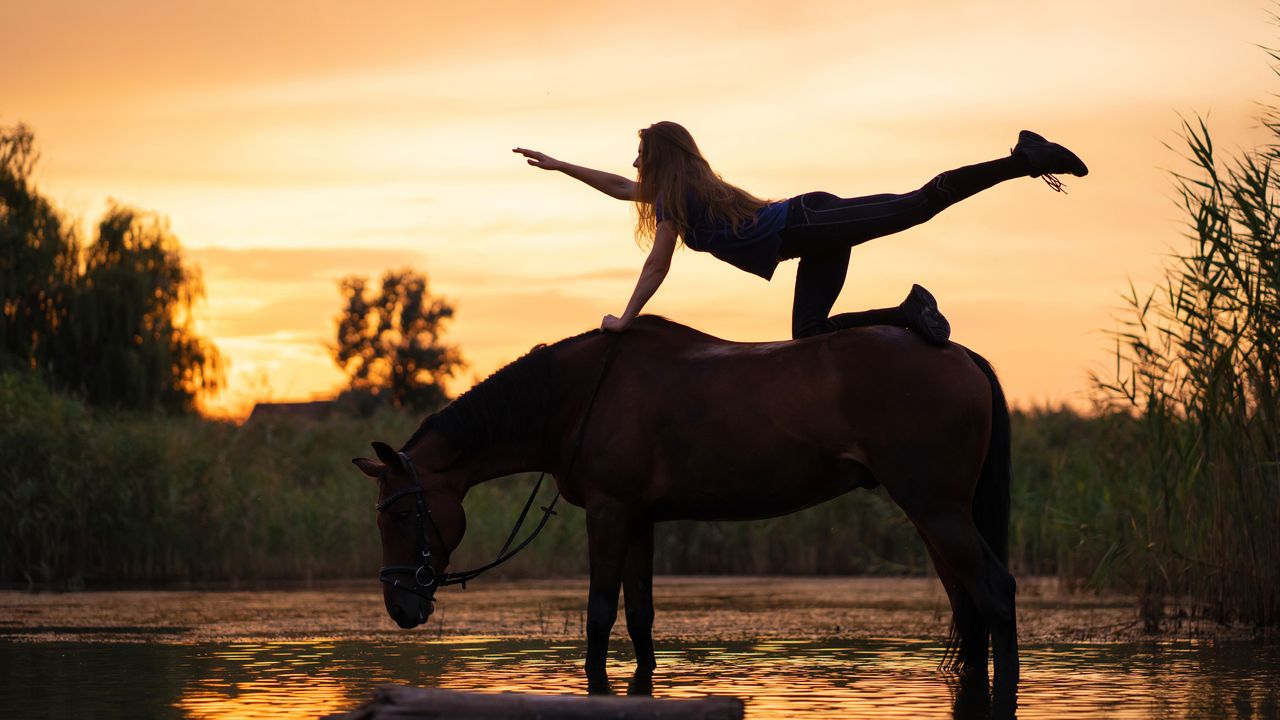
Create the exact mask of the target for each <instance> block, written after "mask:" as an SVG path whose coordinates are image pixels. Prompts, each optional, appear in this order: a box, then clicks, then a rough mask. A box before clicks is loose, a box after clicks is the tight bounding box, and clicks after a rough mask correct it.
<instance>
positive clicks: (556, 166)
mask: <svg viewBox="0 0 1280 720" xmlns="http://www.w3.org/2000/svg"><path fill="white" fill-rule="evenodd" d="M511 152H513V153H520V154H521V155H523V156H525V157H526V158H528V159H529V160H528V162H529V164H530V165H532V166H534V167H536V168H542V169H543V170H563V169H564V165H565V164H564V163H562V162H560V161H559V160H557V159H555V158H553V157H551V156H550V155H546V154H544V153H540V152H538V151H537V150H528V149H526V148H513V149H512V150H511Z"/></svg>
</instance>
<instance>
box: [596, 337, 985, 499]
mask: <svg viewBox="0 0 1280 720" xmlns="http://www.w3.org/2000/svg"><path fill="white" fill-rule="evenodd" d="M616 362H617V367H616V368H615V370H614V371H612V373H611V380H610V382H609V383H608V384H607V385H608V389H607V390H605V391H603V392H605V394H606V396H608V395H611V396H613V398H612V399H613V401H614V402H617V403H618V405H617V407H620V408H625V411H624V412H619V413H615V414H610V416H609V419H608V420H602V422H603V423H604V424H605V425H606V426H607V427H605V428H602V430H604V431H605V432H607V433H608V434H609V435H611V436H613V437H615V438H637V439H639V440H638V442H639V443H640V444H639V445H638V446H637V447H636V448H635V449H634V450H630V452H631V453H635V454H634V455H632V456H631V457H625V458H624V457H622V455H621V453H620V454H619V457H617V458H615V459H614V461H613V462H612V463H610V464H611V465H614V466H624V467H627V468H630V469H633V470H634V472H635V473H636V474H637V475H642V476H649V475H653V474H657V475H659V476H663V475H669V476H670V477H669V482H671V483H680V482H687V481H688V480H690V479H692V478H698V483H699V486H703V487H706V488H708V489H711V488H715V495H714V500H712V499H711V498H710V496H709V497H708V500H707V501H708V502H709V503H711V504H712V505H714V506H715V507H717V508H720V507H724V503H725V498H726V496H727V495H730V494H734V493H736V494H737V495H738V496H739V497H741V499H742V501H743V506H744V507H746V508H750V511H754V510H755V509H756V508H758V507H761V506H773V507H777V508H778V509H779V510H780V511H790V510H793V509H797V508H796V507H794V505H795V504H796V503H801V502H806V501H808V500H809V499H813V500H815V501H816V500H819V499H826V497H830V496H833V495H834V494H839V492H842V491H845V490H848V489H851V487H846V486H843V485H842V484H841V483H842V482H843V480H841V478H842V476H847V473H844V472H843V470H842V468H843V467H844V466H845V465H846V464H848V463H855V464H857V465H861V466H865V467H866V468H868V469H869V470H870V472H871V473H872V474H873V475H875V476H876V477H877V478H883V477H884V476H887V475H890V474H893V473H897V474H902V472H904V471H905V470H904V469H903V468H905V466H906V465H910V464H911V463H914V462H918V461H920V460H921V459H927V460H928V462H930V463H937V464H952V465H957V466H964V467H967V466H975V467H980V466H981V460H982V457H983V456H984V454H985V447H986V444H987V440H988V437H989V432H990V413H991V388H990V385H989V383H988V381H987V378H986V376H985V375H984V374H983V372H982V370H981V369H980V368H978V367H977V365H976V364H974V362H973V361H972V359H971V358H970V357H969V354H968V352H967V351H966V350H965V348H963V347H962V346H959V345H955V344H951V345H949V346H947V347H935V346H932V345H929V344H927V343H926V342H924V341H923V340H922V339H921V338H920V337H918V336H917V335H915V334H914V333H911V332H909V331H907V330H903V329H899V328H892V327H870V328H860V329H854V330H844V331H840V332H837V333H831V334H827V335H820V336H817V337H813V338H805V339H801V340H790V341H781V342H745V343H744V342H730V341H726V340H722V339H720V338H716V337H714V336H711V335H707V334H706V333H702V332H699V331H697V330H693V329H691V328H687V327H685V326H683V325H679V324H677V323H673V322H671V321H668V320H664V319H661V318H653V317H643V318H640V319H638V320H637V321H636V323H635V324H634V325H633V330H631V331H629V332H628V333H627V334H626V336H624V338H623V342H622V344H621V345H620V347H619V352H618V357H617V361H616ZM602 399H603V398H602ZM625 446H626V447H628V448H629V447H630V443H626V444H625ZM619 447H620V448H621V447H623V445H620V446H619ZM602 459H603V458H602ZM961 471H964V472H968V470H963V469H961ZM973 471H974V472H976V470H973ZM785 483H791V484H792V485H793V486H796V487H797V488H798V487H799V486H806V487H810V488H812V491H806V492H805V493H794V492H791V491H790V490H783V488H784V486H785V485H784V484H785ZM659 487H660V486H658V487H652V488H651V489H654V490H655V491H656V490H658V488H659ZM671 489H672V488H668V489H667V491H669V490H671ZM667 491H663V492H667ZM674 494H675V495H682V493H674ZM695 504H696V503H695ZM704 511H705V512H709V511H708V510H705V509H704ZM690 512H691V513H692V512H694V511H692V510H691V511H690ZM700 512H702V511H700ZM746 514H749V511H744V513H743V515H744V516H745V515H746Z"/></svg>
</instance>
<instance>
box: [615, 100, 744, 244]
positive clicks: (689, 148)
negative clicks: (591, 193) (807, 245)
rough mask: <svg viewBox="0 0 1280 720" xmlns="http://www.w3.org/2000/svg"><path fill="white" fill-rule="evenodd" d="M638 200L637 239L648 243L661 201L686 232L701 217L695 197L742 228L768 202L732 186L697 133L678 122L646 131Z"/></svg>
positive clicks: (713, 213) (669, 216)
mask: <svg viewBox="0 0 1280 720" xmlns="http://www.w3.org/2000/svg"><path fill="white" fill-rule="evenodd" d="M638 186H639V187H638V194H639V197H638V199H637V200H636V215H637V219H636V242H638V243H640V245H641V246H646V245H648V244H649V243H651V242H652V241H653V238H654V235H655V234H656V233H657V231H658V218H657V214H656V211H657V206H658V204H659V203H661V204H662V214H663V217H664V219H667V220H670V221H672V222H674V223H675V224H676V227H677V228H679V233H680V234H681V235H684V234H685V233H686V232H687V231H688V230H689V229H690V227H691V226H692V224H693V223H694V222H696V221H697V220H699V219H700V218H691V217H689V202H690V201H691V200H692V201H694V202H696V203H697V204H698V205H700V206H701V207H703V208H705V210H706V213H707V215H708V217H710V218H711V219H712V220H716V221H720V222H727V223H728V224H729V226H730V227H731V228H732V229H733V232H735V233H736V232H738V231H739V230H741V229H742V228H743V227H744V226H746V225H750V224H751V223H752V222H753V220H754V218H755V213H756V211H757V210H759V209H760V208H762V207H764V206H765V205H766V204H767V203H765V201H764V200H761V199H760V198H758V197H756V196H754V195H752V194H751V193H749V192H747V191H746V190H743V189H741V188H738V187H735V186H733V185H730V184H729V183H727V182H725V181H724V178H721V177H720V174H719V173H717V172H716V171H714V170H712V169H711V165H710V163H708V162H707V159H706V158H704V157H702V153H701V152H700V151H699V150H698V144H697V143H695V142H694V141H693V136H692V135H690V134H689V131H688V130H685V129H684V127H683V126H681V125H679V124H678V123H673V122H669V121H663V122H657V123H654V124H652V125H650V126H649V127H647V128H644V129H643V130H641V131H640V174H639V178H638Z"/></svg>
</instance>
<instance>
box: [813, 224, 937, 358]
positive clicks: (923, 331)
mask: <svg viewBox="0 0 1280 720" xmlns="http://www.w3.org/2000/svg"><path fill="white" fill-rule="evenodd" d="M849 250H850V249H849V248H847V247H846V248H843V249H838V250H835V251H832V252H827V253H820V254H814V255H806V256H803V257H801V258H800V267H798V268H797V269H796V294H795V302H794V303H793V304H792V307H791V337H793V338H797V339H798V338H802V337H810V336H812V335H821V334H822V333H828V332H834V331H836V330H848V329H850V328H856V327H867V326H869V325H890V326H895V327H905V328H910V329H912V330H914V331H915V332H916V333H917V334H919V335H920V336H922V337H924V338H925V339H926V340H928V341H929V342H931V343H933V344H935V345H945V344H946V343H947V338H948V337H950V335H951V325H950V324H949V323H948V322H947V319H946V318H944V317H943V316H942V313H940V312H938V304H937V302H936V301H934V299H933V295H931V294H929V291H928V290H925V289H924V288H922V287H920V286H919V285H915V286H913V287H912V288H911V293H910V294H909V295H907V299H906V300H904V301H903V302H902V304H901V305H899V306H897V307H890V308H878V309H876V310H863V311H861V312H848V313H840V314H839V315H834V316H832V315H831V307H832V306H833V305H835V303H836V298H837V297H838V296H839V295H840V290H841V288H843V287H844V279H845V275H846V274H847V272H848V268H849Z"/></svg>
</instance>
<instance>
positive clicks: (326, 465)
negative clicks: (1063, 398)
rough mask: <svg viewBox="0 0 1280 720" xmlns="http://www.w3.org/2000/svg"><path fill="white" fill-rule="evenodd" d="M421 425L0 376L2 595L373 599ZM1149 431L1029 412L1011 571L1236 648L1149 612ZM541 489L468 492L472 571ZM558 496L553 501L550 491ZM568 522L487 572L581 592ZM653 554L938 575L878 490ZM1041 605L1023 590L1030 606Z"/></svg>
mask: <svg viewBox="0 0 1280 720" xmlns="http://www.w3.org/2000/svg"><path fill="white" fill-rule="evenodd" d="M420 419H421V418H420V417H419V416H418V415H417V414H416V413H409V412H404V411H397V410H392V409H384V410H380V411H379V412H377V413H375V414H374V415H372V416H369V417H352V416H346V415H333V416H331V417H328V418H323V419H317V420H304V421H299V420H275V419H267V420H265V421H255V422H252V423H246V424H243V425H237V424H235V423H232V422H228V421H225V420H217V419H209V418H202V417H198V416H191V415H183V416H168V415H159V414H152V413H137V412H125V411H111V410H104V409H101V408H90V407H88V406H86V405H85V404H84V403H83V402H82V401H80V400H78V399H76V398H75V397H72V396H68V395H65V394H61V393H58V392H55V391H51V390H49V389H48V388H46V387H45V386H44V385H43V384H42V383H40V382H39V381H38V380H36V379H35V378H33V377H31V376H29V375H25V374H21V373H14V372H6V373H0V454H3V456H4V457H6V458H7V459H8V463H7V467H5V468H4V470H3V473H4V481H3V484H2V487H0V528H2V530H0V583H4V585H5V586H7V587H9V588H26V589H40V590H83V589H116V588H169V589H192V588H219V589H222V590H229V589H236V588H253V587H266V586H270V585H271V584H272V583H278V582H281V581H284V582H286V583H290V584H291V586H292V587H294V588H298V589H304V588H308V587H310V586H312V585H313V584H315V583H321V584H324V583H327V582H329V581H334V580H338V579H352V578H355V579H358V580H361V581H367V582H368V583H369V584H370V587H375V585H374V584H375V583H376V569H377V567H378V566H379V564H380V557H379V553H380V544H379V540H378V534H377V532H376V526H375V513H374V511H373V503H374V500H375V497H374V486H373V484H372V483H371V482H370V481H369V480H368V479H366V478H364V477H363V476H362V475H360V473H358V472H357V471H355V470H354V469H353V468H351V467H350V459H351V458H352V457H355V456H357V455H360V454H362V453H364V451H365V449H366V447H367V441H368V439H369V438H376V437H384V438H398V437H401V438H402V437H408V436H409V435H410V434H411V433H412V431H413V429H414V428H415V427H417V424H418V422H419V421H420ZM1143 432H1144V430H1143V425H1142V420H1141V419H1139V418H1135V417H1133V416H1131V415H1127V414H1110V415H1095V416H1089V415H1084V414H1081V413H1079V412H1076V411H1072V410H1068V409H1062V408H1058V409H1050V408H1041V409H1033V410H1015V411H1014V413H1013V438H1014V443H1013V457H1014V463H1013V469H1014V478H1013V486H1012V487H1013V498H1012V500H1013V513H1012V519H1013V522H1012V527H1011V538H1012V542H1011V565H1012V567H1013V570H1014V572H1015V575H1017V576H1018V577H1028V578H1030V577H1037V576H1049V577H1052V578H1054V583H1055V584H1056V586H1057V587H1059V588H1061V590H1062V591H1065V592H1076V593H1081V594H1082V595H1085V596H1095V597H1101V596H1102V595H1107V596H1112V597H1115V596H1123V597H1127V598H1128V600H1127V601H1126V602H1127V606H1128V609H1127V610H1126V612H1127V613H1128V616H1129V617H1130V618H1133V619H1134V624H1136V625H1138V626H1140V627H1142V628H1143V631H1144V632H1157V631H1161V630H1163V631H1175V632H1176V629H1177V628H1178V627H1183V626H1187V625H1188V624H1194V625H1196V627H1198V628H1201V630H1198V631H1197V632H1205V633H1207V634H1211V633H1209V632H1208V630H1207V628H1210V627H1213V625H1212V623H1213V622H1216V621H1218V620H1221V621H1223V622H1225V623H1227V624H1224V625H1222V626H1221V632H1223V633H1227V632H1231V633H1235V634H1239V622H1240V621H1241V620H1244V619H1243V618H1239V617H1235V618H1232V617H1224V616H1221V615H1220V614H1218V613H1216V612H1215V608H1213V607H1212V606H1211V605H1210V604H1208V603H1206V602H1205V601H1204V599H1203V598H1200V597H1197V596H1196V595H1195V594H1194V593H1190V592H1186V591H1185V589H1184V591H1183V592H1168V593H1164V594H1163V595H1162V597H1161V599H1160V602H1158V603H1153V602H1152V601H1151V599H1150V597H1149V596H1150V594H1151V592H1152V589H1151V587H1150V585H1149V584H1148V580H1147V578H1146V577H1145V576H1144V575H1143V574H1142V573H1141V572H1140V570H1141V569H1142V567H1143V562H1144V561H1145V560H1146V559H1147V558H1154V557H1158V555H1159V552H1158V550H1157V549H1155V548H1150V547H1146V546H1143V547H1132V546H1129V547H1126V546H1125V543H1133V542H1135V541H1137V540H1141V537H1140V536H1137V535H1136V534H1135V532H1134V531H1132V530H1129V531H1126V529H1125V526H1126V525H1127V524H1129V523H1130V522H1131V519H1132V518H1133V517H1135V516H1141V513H1143V512H1146V511H1148V510H1150V509H1151V507H1150V506H1151V504H1152V503H1153V502H1155V503H1157V504H1158V503H1159V500H1158V498H1156V497H1149V496H1147V494H1146V486H1145V485H1144V484H1143V483H1142V482H1139V480H1141V478H1140V477H1138V476H1136V475H1135V473H1137V472H1139V469H1138V466H1140V465H1142V464H1144V463H1146V462H1147V458H1146V456H1145V455H1143V454H1142V453H1141V452H1139V448H1140V446H1141V443H1142V442H1143ZM534 479H535V476H533V475H521V476H512V477H511V478H506V479H499V480H496V481H493V482H491V483H487V484H485V485H481V486H478V487H477V488H476V489H474V490H473V491H472V493H471V494H469V495H468V497H467V499H466V509H467V517H468V531H467V536H466V538H465V539H464V542H463V545H462V547H460V548H459V550H458V552H457V553H456V554H455V558H454V563H455V565H456V566H457V567H463V566H472V565H479V564H482V563H484V562H486V561H487V560H489V559H490V558H491V556H492V554H493V553H494V552H496V551H497V549H498V545H499V544H500V542H501V540H502V539H503V538H504V537H506V534H507V532H509V530H510V527H511V523H512V522H513V521H514V518H515V515H516V514H517V513H518V511H519V508H520V507H521V506H522V504H523V502H524V499H525V497H526V495H527V493H528V490H529V488H530V486H531V485H532V483H533V481H534ZM543 493H544V495H543V497H542V498H541V501H542V502H545V501H547V500H549V491H548V489H547V488H544V489H543ZM558 513H559V516H558V517H556V518H554V519H553V521H552V522H551V523H550V524H549V525H548V526H547V528H546V530H545V531H544V532H543V534H542V536H541V537H539V538H538V540H537V541H536V542H534V543H533V544H532V545H531V546H530V547H529V548H528V549H527V550H525V551H524V552H523V553H522V554H521V556H520V557H519V558H518V559H517V560H515V561H513V562H511V563H509V564H508V565H505V566H503V567H502V568H499V569H498V570H495V571H494V573H493V574H492V576H493V577H495V578H497V579H499V581H502V580H513V579H520V578H564V579H566V581H570V582H571V580H570V579H572V578H580V577H582V576H584V575H585V573H586V564H585V558H586V537H585V534H586V533H585V523H584V521H583V517H582V511H581V510H580V509H578V508H574V507H572V506H567V505H564V504H561V506H560V508H559V509H558ZM1184 540H1185V542H1187V543H1188V544H1192V543H1194V542H1195V541H1196V539H1195V538H1187V539H1184ZM1207 540H1208V538H1203V539H1201V540H1200V541H1201V542H1206V541H1207ZM656 543H657V551H656V558H655V570H656V572H657V573H659V574H661V575H666V576H700V575H737V576H810V577H811V576H851V575H852V576H870V577H903V576H907V577H919V578H924V577H926V576H927V575H928V574H929V573H930V572H931V571H930V567H929V565H928V559H927V555H926V553H925V550H924V547H923V545H922V543H921V542H920V540H919V538H918V536H917V534H916V532H915V530H914V528H912V527H911V526H910V524H909V523H908V522H907V520H906V518H905V516H904V515H903V514H902V513H901V511H900V510H898V509H897V507H896V506H894V505H893V504H892V503H891V502H890V501H889V500H888V499H887V498H886V497H884V495H883V492H882V491H865V490H862V491H857V492H853V493H850V494H848V495H846V496H843V497H841V498H838V499H836V500H834V501H832V502H829V503H826V504H824V505H820V506H817V507H815V508H811V509H809V510H806V511H804V512H802V513H798V514H795V515H791V516H786V517H782V518H777V519H774V520H767V521H759V522H747V523H691V522H690V523H685V522H677V523H666V524H663V525H660V526H659V527H658V533H657V537H656ZM1036 584H1037V585H1039V586H1043V582H1042V581H1036ZM375 589H376V588H375ZM1031 592H1033V591H1032V590H1031V588H1030V587H1025V588H1023V591H1022V593H1020V595H1021V596H1022V598H1023V599H1027V598H1028V597H1034V596H1033V595H1030V594H1029V593H1031ZM1172 598H1182V599H1180V600H1178V601H1176V602H1175V601H1174V600H1173V599H1172ZM1135 610H1137V611H1142V613H1141V614H1139V613H1138V612H1135ZM1116 622H1120V621H1116ZM1246 624H1247V620H1246ZM1254 625H1260V624H1259V623H1254ZM1231 627H1236V630H1230V628H1231Z"/></svg>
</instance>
